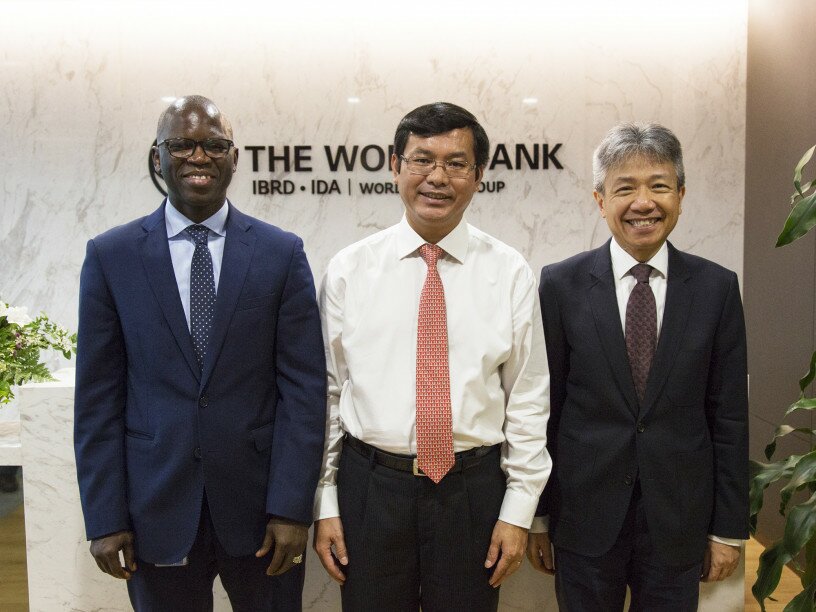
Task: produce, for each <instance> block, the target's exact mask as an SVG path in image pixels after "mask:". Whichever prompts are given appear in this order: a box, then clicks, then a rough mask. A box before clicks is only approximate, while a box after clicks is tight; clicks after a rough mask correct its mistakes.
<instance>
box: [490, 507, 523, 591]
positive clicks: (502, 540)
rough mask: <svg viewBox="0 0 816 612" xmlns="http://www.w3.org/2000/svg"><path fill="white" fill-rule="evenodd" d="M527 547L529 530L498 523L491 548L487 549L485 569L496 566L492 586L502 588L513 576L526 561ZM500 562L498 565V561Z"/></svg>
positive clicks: (491, 540)
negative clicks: (522, 562)
mask: <svg viewBox="0 0 816 612" xmlns="http://www.w3.org/2000/svg"><path fill="white" fill-rule="evenodd" d="M526 545H527V530H526V529H524V528H522V527H517V526H516V525H511V524H510V523H505V522H504V521H496V526H495V527H494V528H493V535H492V536H491V537H490V548H488V549H487V559H485V567H487V568H491V567H493V566H494V565H495V566H496V569H494V570H493V575H492V576H491V577H490V586H492V587H493V588H496V587H499V586H501V584H502V582H504V581H505V579H506V578H507V577H508V576H510V575H511V574H513V573H514V572H515V571H516V570H517V569H518V568H519V567H521V561H522V559H524V548H525V546H526ZM497 560H498V564H496V561H497Z"/></svg>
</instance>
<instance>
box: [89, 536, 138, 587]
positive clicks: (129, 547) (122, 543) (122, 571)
mask: <svg viewBox="0 0 816 612" xmlns="http://www.w3.org/2000/svg"><path fill="white" fill-rule="evenodd" d="M120 550H121V551H122V556H123V557H124V559H125V566H124V567H122V566H121V565H120V564H119V551H120ZM91 554H92V555H93V558H94V560H95V561H96V565H97V566H99V569H101V570H102V571H103V572H105V573H106V574H110V575H111V576H113V577H114V578H122V579H124V580H130V577H131V576H132V575H133V572H135V571H136V555H135V553H134V551H133V532H132V531H117V532H116V533H112V534H110V535H109V536H105V537H104V538H97V539H95V540H92V541H91Z"/></svg>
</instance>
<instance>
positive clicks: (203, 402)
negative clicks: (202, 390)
mask: <svg viewBox="0 0 816 612" xmlns="http://www.w3.org/2000/svg"><path fill="white" fill-rule="evenodd" d="M208 404H209V400H208V399H207V396H206V395H202V396H201V397H200V398H198V405H199V406H200V407H201V408H206V407H207V405H208Z"/></svg>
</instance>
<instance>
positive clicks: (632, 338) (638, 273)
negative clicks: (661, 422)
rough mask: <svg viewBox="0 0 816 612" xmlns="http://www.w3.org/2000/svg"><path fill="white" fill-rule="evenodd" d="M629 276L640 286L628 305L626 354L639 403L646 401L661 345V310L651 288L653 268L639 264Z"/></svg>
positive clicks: (633, 293) (635, 290)
mask: <svg viewBox="0 0 816 612" xmlns="http://www.w3.org/2000/svg"><path fill="white" fill-rule="evenodd" d="M629 272H631V274H632V276H634V277H635V278H636V279H637V284H636V285H635V288H634V289H632V293H631V294H630V295H629V301H628V302H627V304H626V354H627V355H628V356H629V366H630V367H631V369H632V379H633V380H634V381H635V389H636V390H637V394H638V399H640V400H641V401H643V395H644V394H645V393H646V379H647V378H648V377H649V368H651V367H652V357H653V356H654V352H655V345H656V343H657V307H656V305H655V297H654V293H652V288H651V287H650V286H649V274H651V272H652V266H650V265H648V264H637V265H635V266H632V269H631V270H629Z"/></svg>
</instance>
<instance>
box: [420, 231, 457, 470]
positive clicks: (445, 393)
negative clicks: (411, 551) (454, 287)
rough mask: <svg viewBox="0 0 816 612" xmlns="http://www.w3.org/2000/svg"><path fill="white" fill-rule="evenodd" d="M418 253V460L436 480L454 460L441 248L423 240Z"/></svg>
mask: <svg viewBox="0 0 816 612" xmlns="http://www.w3.org/2000/svg"><path fill="white" fill-rule="evenodd" d="M419 254H420V255H422V259H424V260H425V263H426V264H427V265H428V275H427V276H426V277H425V284H424V285H423V286H422V294H421V295H420V297H419V320H418V322H417V362H416V429H417V464H418V466H419V468H420V469H421V470H422V471H423V472H424V473H425V474H426V475H427V476H428V477H429V478H430V479H431V480H433V481H434V482H439V481H440V480H442V478H443V477H444V476H445V474H447V473H448V470H450V469H451V468H452V467H453V464H454V462H455V458H454V456H453V427H452V425H451V401H450V371H449V364H448V322H447V315H446V311H445V289H444V288H443V287H442V279H441V278H439V272H437V270H436V262H437V260H438V259H439V257H440V256H441V255H442V249H440V248H439V247H438V246H436V245H435V244H423V245H422V246H421V247H419Z"/></svg>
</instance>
